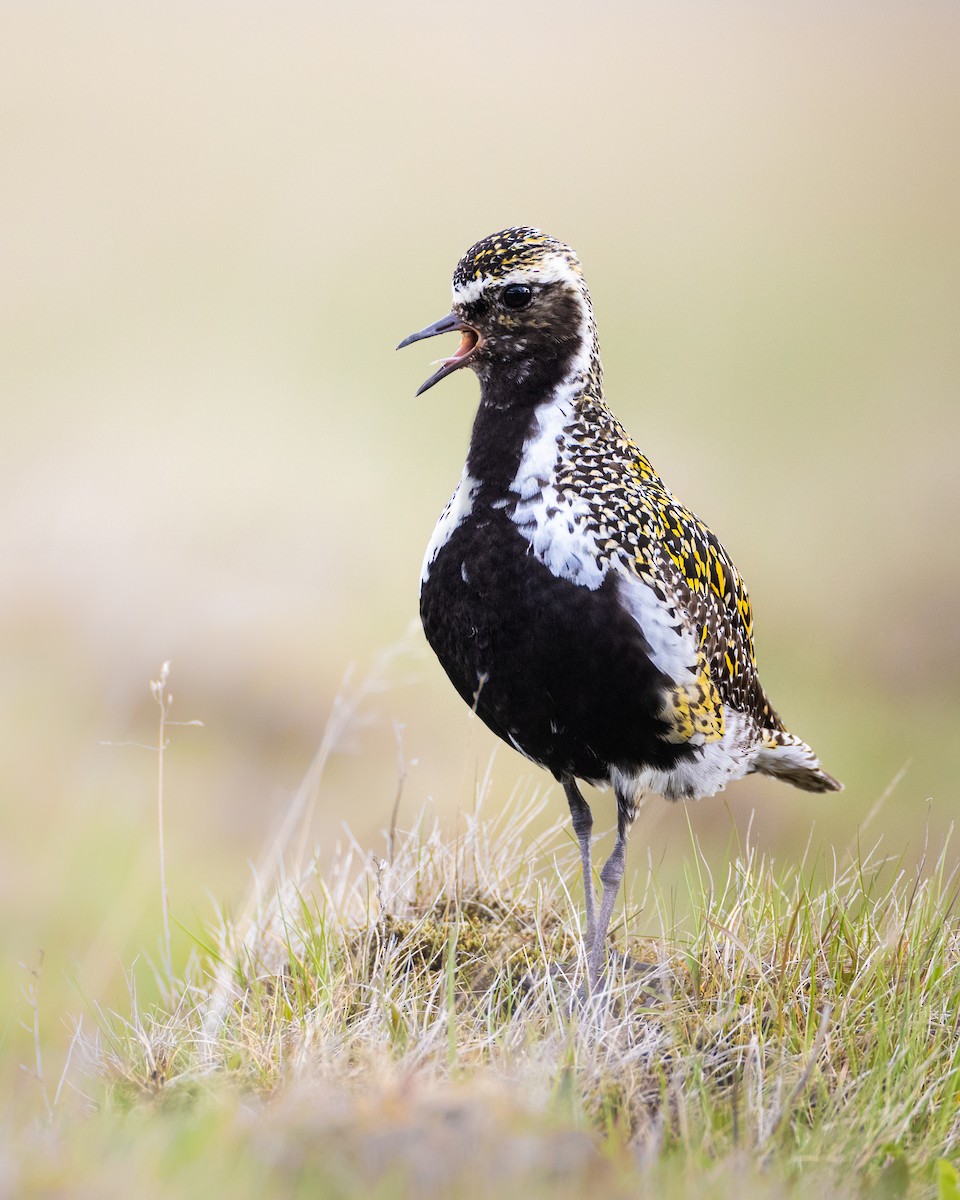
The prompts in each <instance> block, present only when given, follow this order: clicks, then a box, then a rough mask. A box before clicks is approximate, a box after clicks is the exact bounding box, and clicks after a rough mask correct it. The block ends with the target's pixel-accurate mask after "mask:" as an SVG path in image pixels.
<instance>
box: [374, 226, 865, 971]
mask: <svg viewBox="0 0 960 1200" xmlns="http://www.w3.org/2000/svg"><path fill="white" fill-rule="evenodd" d="M452 332H456V333H459V335H460V344H459V346H458V348H457V349H456V351H455V352H454V353H453V354H452V355H450V356H449V357H446V358H443V359H441V360H439V365H438V366H437V370H435V371H434V373H433V374H432V375H431V376H430V377H429V378H428V379H427V380H426V381H425V382H424V383H423V385H422V386H421V387H420V389H419V390H418V392H417V395H418V396H419V395H422V394H423V393H424V392H425V391H427V390H428V389H429V388H432V387H433V386H434V385H435V384H437V383H439V382H440V380H442V379H445V378H446V377H447V376H448V375H451V374H453V373H454V372H455V371H459V370H462V369H463V368H470V369H471V370H472V371H473V372H474V374H475V375H476V376H477V379H478V381H479V385H480V402H479V406H478V408H477V412H476V417H475V419H474V423H473V429H472V433H471V436H470V442H469V449H468V451H467V457H466V462H465V464H464V467H463V471H462V473H461V476H460V480H459V482H458V484H457V486H456V489H455V491H454V493H453V496H452V497H451V499H450V501H449V503H448V504H447V506H446V507H445V508H444V509H443V512H442V514H441V516H440V519H439V521H438V522H437V525H436V528H435V530H434V532H433V536H432V538H431V540H430V542H429V545H428V547H427V551H426V555H425V557H424V561H423V568H422V572H421V578H420V616H421V620H422V624H423V629H424V633H425V635H426V639H427V641H428V643H429V644H430V646H431V647H432V649H433V651H434V653H435V654H436V656H437V658H438V659H439V661H440V663H441V665H442V667H443V669H444V670H445V672H446V674H447V675H448V676H449V678H450V681H451V682H452V684H453V686H454V688H455V689H456V690H457V692H458V693H459V694H460V696H461V697H462V699H463V700H464V701H465V702H466V703H467V704H468V705H470V707H471V708H472V709H474V711H475V712H476V714H477V716H479V717H480V718H481V720H483V721H484V723H485V724H486V725H487V726H489V728H490V729H491V730H492V731H493V732H494V733H495V734H497V735H498V736H499V737H500V738H501V739H503V740H504V741H505V742H507V743H509V744H510V745H511V746H513V747H514V748H515V749H516V750H518V751H519V752H520V753H521V754H523V755H524V756H525V757H526V758H528V759H530V760H532V761H533V762H534V763H537V764H539V765H540V766H542V767H544V768H546V769H547V770H548V771H550V772H551V773H552V774H553V776H554V777H555V778H556V779H557V780H558V781H559V783H560V784H561V785H562V787H563V789H564V792H565V794H566V799H567V802H568V804H569V807H570V814H571V818H572V823H573V829H574V833H575V835H576V837H577V840H578V842H579V847H580V857H581V863H582V869H583V889H584V903H585V910H586V931H585V934H584V936H583V945H584V950H585V955H586V966H587V986H588V988H590V989H596V988H597V987H598V986H599V985H600V983H601V981H602V980H603V978H604V975H605V969H606V942H607V934H608V928H609V925H610V919H611V916H612V913H613V909H614V905H615V901H616V895H617V892H618V890H619V887H620V884H621V882H622V880H623V875H624V869H625V862H626V857H625V856H626V846H627V835H628V832H629V830H630V827H631V825H632V824H633V821H634V819H635V816H636V813H637V808H638V804H639V802H640V800H641V798H642V797H643V796H644V795H645V794H647V793H654V794H659V795H661V796H663V797H664V798H665V799H667V800H681V799H683V800H692V799H700V798H703V797H707V796H712V795H715V794H716V793H717V792H719V791H721V790H722V789H723V788H725V787H726V785H727V784H728V783H730V782H731V781H733V780H736V779H739V778H741V777H743V776H745V775H748V774H751V773H759V774H761V775H769V776H773V777H775V778H777V779H782V780H785V781H786V782H788V783H791V784H793V785H794V786H795V787H798V788H801V789H803V790H805V791H808V792H834V791H839V790H840V789H841V788H842V784H841V783H840V782H839V781H838V780H836V779H834V778H833V776H831V775H829V774H827V772H826V771H824V770H823V769H822V768H821V766H820V762H819V759H818V758H817V756H816V754H815V753H814V751H813V750H812V748H811V747H810V746H809V745H808V744H807V743H806V742H804V741H803V740H802V739H801V738H800V737H798V736H797V735H795V734H793V733H790V732H789V731H788V730H787V728H786V726H785V725H784V723H783V721H782V720H781V719H780V717H779V716H778V715H777V713H776V711H775V710H774V708H773V707H772V705H771V703H770V701H769V700H768V699H767V696H766V693H765V692H764V690H763V687H762V686H761V683H760V679H759V676H758V672H757V661H756V655H755V652H754V638H753V610H752V606H751V603H750V599H749V596H748V593H747V589H746V586H745V585H744V582H743V579H742V578H741V576H740V574H739V572H738V571H737V568H736V567H735V566H734V563H733V560H732V558H731V557H730V555H729V554H728V553H727V551H726V550H725V549H724V548H723V546H722V545H721V544H720V542H719V540H718V539H717V537H716V536H715V535H714V534H713V533H712V532H711V531H710V529H709V528H708V527H707V526H706V525H705V524H704V522H703V521H701V520H700V518H699V517H697V516H695V515H694V514H693V513H692V512H691V511H690V510H689V509H688V508H685V507H684V506H683V505H682V504H681V503H680V501H679V500H677V499H676V498H675V497H674V496H673V494H672V493H671V492H670V491H669V490H668V488H667V486H666V484H665V483H664V482H663V480H662V479H661V477H660V476H659V475H658V474H657V472H656V471H655V470H654V468H653V466H652V464H651V463H650V460H649V459H648V458H647V457H646V455H645V454H644V453H642V451H641V450H640V449H639V447H638V446H637V444H636V443H635V442H634V441H633V440H632V439H631V438H630V437H629V436H628V434H627V432H626V431H625V429H624V427H623V426H622V425H621V423H620V422H619V421H618V420H617V418H616V417H615V416H614V414H613V412H612V410H611V408H610V407H609V406H608V404H607V401H606V398H605V395H604V388H603V369H602V365H601V360H600V346H599V341H598V338H597V326H596V320H595V317H594V311H593V304H592V302H591V298H590V292H589V290H588V288H587V284H586V282H585V280H584V276H583V270H582V267H581V265H580V261H579V259H578V257H577V255H576V254H575V253H574V251H573V250H572V249H571V248H570V247H569V246H568V245H567V244H565V243H564V242H562V241H560V240H558V239H557V238H554V237H551V236H549V235H548V234H545V233H543V232H541V231H540V230H539V229H536V228H534V227H532V226H525V225H521V226H513V227H511V228H509V229H504V230H502V231H500V232H499V233H495V234H492V235H491V236H489V237H485V238H483V239H482V240H480V241H478V242H477V243H475V244H474V245H473V246H471V247H470V249H469V250H467V252H466V253H465V254H464V255H463V257H462V258H461V259H460V261H459V262H458V263H457V266H456V269H455V270H454V273H453V303H452V307H451V311H450V313H449V314H448V315H446V316H444V317H441V318H440V319H439V320H438V321H435V322H434V323H433V324H432V325H427V326H426V327H425V328H423V329H420V330H419V331H418V332H416V333H412V334H410V336H409V337H406V338H404V339H403V341H402V342H400V345H399V346H398V347H397V349H398V350H399V349H402V348H403V347H405V346H410V345H412V344H413V343H416V342H420V341H422V340H424V339H427V338H433V337H437V336H439V335H441V334H446V333H452ZM434 365H436V364H434ZM581 782H582V783H587V784H589V785H592V786H597V787H601V788H604V787H610V788H612V790H613V793H614V796H615V798H616V805H617V832H616V840H615V843H614V847H613V850H612V852H611V853H610V855H609V857H608V858H607V859H606V861H605V863H604V864H603V866H602V869H601V870H600V873H599V878H600V883H601V885H602V896H601V897H600V899H599V907H598V906H597V900H596V898H595V895H594V882H593V868H592V862H591V842H592V832H593V814H592V810H591V807H590V805H589V804H588V802H587V801H586V800H585V799H584V796H583V792H582V791H581V788H580V784H581Z"/></svg>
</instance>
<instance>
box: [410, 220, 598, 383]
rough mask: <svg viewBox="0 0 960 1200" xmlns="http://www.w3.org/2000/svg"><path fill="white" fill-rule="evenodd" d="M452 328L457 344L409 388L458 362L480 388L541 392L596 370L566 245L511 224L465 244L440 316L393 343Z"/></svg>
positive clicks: (589, 317) (586, 307)
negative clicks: (449, 300)
mask: <svg viewBox="0 0 960 1200" xmlns="http://www.w3.org/2000/svg"><path fill="white" fill-rule="evenodd" d="M454 330H456V331H457V332H459V334H460V345H459V347H458V348H457V351H456V353H455V354H452V355H451V356H450V357H449V358H444V359H441V360H440V365H439V369H438V370H437V371H435V372H434V373H433V375H431V376H430V378H429V379H428V380H427V381H426V382H425V383H424V384H423V385H422V386H421V388H420V389H419V391H418V392H417V395H418V396H419V395H420V394H421V393H422V392H425V391H426V390H427V388H430V387H433V385H434V384H435V383H439V381H440V380H441V379H444V378H445V377H446V376H447V375H450V374H452V372H454V371H456V370H459V368H460V367H471V368H472V369H473V370H474V371H475V372H476V374H477V375H478V377H479V379H480V382H481V385H483V386H484V388H485V390H489V391H490V392H491V393H497V394H509V393H511V392H513V393H516V392H520V393H521V394H525V393H526V394H531V395H542V394H543V393H544V391H546V390H549V389H550V388H552V387H555V386H556V385H557V384H558V383H560V382H562V381H563V380H565V379H569V378H570V377H571V376H573V375H575V374H576V373H577V372H582V373H583V375H584V377H586V375H587V373H588V372H589V371H590V370H591V367H594V364H595V369H596V371H597V372H599V358H598V355H597V351H596V328H595V325H594V320H593V309H592V306H591V304H590V293H589V292H588V291H587V285H586V283H585V282H584V279H583V272H582V271H581V269H580V262H579V260H578V258H577V256H576V255H575V254H574V252H573V251H572V250H571V249H570V247H569V246H567V245H565V244H564V243H563V242H560V241H558V240H557V239H556V238H552V237H550V236H549V235H547V234H545V233H541V232H540V230H539V229H532V228H530V227H529V226H525V225H522V226H515V227H513V228H511V229H504V230H502V231H501V232H500V233H495V234H492V235H491V236H490V237H487V238H484V239H483V240H482V241H480V242H477V243H476V245H475V246H471V247H470V249H469V250H468V251H467V252H466V254H465V255H464V256H463V258H461V259H460V261H459V263H457V268H456V270H455V271H454V273H453V305H452V308H451V311H450V313H449V315H448V316H445V317H441V318H440V320H439V321H435V322H434V323H433V324H432V325H428V326H427V327H426V328H425V329H421V330H419V331H418V332H417V333H412V334H411V335H410V336H409V337H407V338H404V340H403V341H402V342H401V343H400V345H399V346H398V347H397V349H398V350H399V349H401V348H402V347H404V346H409V345H410V344H411V343H413V342H419V341H421V340H422V339H423V338H429V337H435V336H437V335H438V334H441V333H450V332H452V331H454Z"/></svg>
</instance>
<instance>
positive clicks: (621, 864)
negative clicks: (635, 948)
mask: <svg viewBox="0 0 960 1200" xmlns="http://www.w3.org/2000/svg"><path fill="white" fill-rule="evenodd" d="M635 812H636V808H635V805H634V803H633V801H632V800H630V801H626V800H624V799H623V798H622V797H621V796H619V795H618V796H617V840H616V842H615V843H614V846H613V851H612V852H611V854H610V857H609V858H608V859H607V861H606V862H605V863H604V864H603V870H602V871H601V872H600V881H601V883H602V884H603V899H602V900H601V901H600V916H599V918H598V920H597V930H596V938H595V940H594V942H593V944H592V945H591V946H590V987H591V988H592V989H595V988H596V987H597V986H598V985H599V983H600V980H601V979H602V978H603V968H604V965H605V963H606V957H607V954H606V950H607V946H606V942H607V929H608V928H609V926H610V918H611V916H612V915H613V906H614V904H616V901H617V892H618V891H619V889H620V884H621V883H622V882H623V872H624V868H625V867H626V855H627V833H628V832H629V830H630V826H631V824H632V823H633V818H634V814H635Z"/></svg>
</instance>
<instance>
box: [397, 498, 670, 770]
mask: <svg viewBox="0 0 960 1200" xmlns="http://www.w3.org/2000/svg"><path fill="white" fill-rule="evenodd" d="M617 586H618V585H617V581H616V578H615V577H614V576H613V575H612V574H611V575H608V576H607V578H606V580H605V582H604V583H603V585H602V586H601V587H600V588H599V589H597V590H596V591H590V590H589V589H588V588H585V587H581V586H578V585H577V584H575V583H572V582H570V581H569V580H566V579H560V578H558V577H557V576H555V575H553V574H552V573H551V572H550V571H549V570H548V569H547V568H546V567H545V566H544V565H543V564H542V563H541V562H539V560H538V559H536V558H535V557H534V556H533V554H532V553H530V546H529V543H528V542H527V541H526V539H525V538H524V537H523V535H522V534H521V533H520V531H519V530H518V529H517V527H516V526H515V525H514V523H513V521H512V520H511V519H510V517H509V515H508V514H507V513H506V512H505V511H504V510H503V509H502V508H491V507H490V506H489V503H485V502H484V499H483V496H482V493H481V495H480V496H478V497H476V499H475V503H474V508H473V511H472V513H471V515H470V516H469V517H468V518H467V519H466V520H465V521H464V522H463V523H462V524H461V525H460V526H459V527H458V528H457V529H456V530H455V531H454V533H453V534H452V536H451V537H450V539H449V540H448V541H447V543H446V544H445V545H444V546H443V548H442V549H441V550H440V552H439V554H438V555H437V557H436V558H435V559H434V561H433V563H432V564H431V566H430V570H429V575H428V577H427V580H426V582H425V583H424V584H423V587H422V589H421V594H420V614H421V618H422V620H423V627H424V631H425V633H426V636H427V640H428V641H429V643H430V645H431V646H432V647H433V650H434V652H435V653H436V655H437V657H438V658H439V659H440V662H441V664H442V665H443V667H444V670H445V671H446V672H447V674H448V675H449V677H450V679H451V681H452V683H453V685H454V687H455V688H456V689H457V691H458V692H459V693H460V695H461V696H462V697H463V699H464V700H465V701H466V702H467V703H468V704H470V705H471V706H474V705H475V706H476V711H477V713H478V715H479V716H480V717H481V718H482V720H483V721H484V722H485V723H486V724H487V725H488V726H489V727H490V728H491V729H492V730H493V732H494V733H496V734H497V735H498V736H500V737H501V738H503V739H504V740H505V741H508V742H510V743H512V744H513V745H514V746H515V747H516V748H517V749H519V750H520V751H521V752H522V753H524V754H526V755H527V756H528V757H529V758H531V759H533V760H534V761H536V762H539V763H541V764H542V765H543V766H545V767H547V768H548V769H549V770H551V771H552V772H553V773H554V774H555V775H556V776H557V777H558V778H561V777H563V776H564V775H568V774H569V775H576V776H578V777H579V778H581V779H587V780H594V781H600V780H605V779H607V778H609V773H610V767H611V766H613V765H616V766H619V767H621V768H624V769H627V770H629V769H631V768H632V769H637V768H640V767H643V766H652V767H658V768H660V769H665V768H669V767H670V766H672V765H674V764H675V763H676V762H677V761H678V760H679V759H681V758H684V757H688V756H689V754H690V751H689V750H687V749H685V748H683V747H678V746H675V745H670V744H668V743H665V742H663V741H662V740H661V736H660V735H661V734H662V733H663V731H664V726H663V724H662V722H661V721H660V720H659V719H658V716H657V714H658V712H659V709H660V705H661V695H662V692H661V689H662V688H663V687H664V686H665V685H666V684H667V683H668V680H667V679H666V678H665V677H664V676H663V675H662V674H661V673H660V671H658V670H657V668H656V667H654V665H653V664H652V663H651V661H650V658H649V654H648V651H649V647H648V646H647V644H646V642H645V640H644V638H643V635H642V633H641V632H640V629H639V627H638V626H637V624H636V622H635V621H634V620H633V619H632V618H631V617H630V616H629V614H628V613H627V612H625V611H624V609H623V607H622V606H621V604H620V602H619V600H618V596H617Z"/></svg>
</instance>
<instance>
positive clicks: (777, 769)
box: [753, 729, 843, 792]
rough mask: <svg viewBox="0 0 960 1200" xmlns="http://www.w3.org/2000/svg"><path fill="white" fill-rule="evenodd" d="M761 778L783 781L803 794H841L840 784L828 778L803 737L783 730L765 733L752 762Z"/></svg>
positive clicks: (769, 730)
mask: <svg viewBox="0 0 960 1200" xmlns="http://www.w3.org/2000/svg"><path fill="white" fill-rule="evenodd" d="M753 770H754V771H758V772H759V773H760V774H761V775H773V776H774V777H775V778H777V779H784V780H786V781H787V783H792V784H793V786H794V787H798V788H802V789H803V790H804V791H805V792H840V791H842V790H843V784H842V783H841V782H840V781H839V779H834V777H833V776H832V775H828V774H827V772H826V771H824V770H823V768H822V767H821V766H820V760H819V759H818V758H817V756H816V754H815V753H814V752H813V750H812V749H811V748H810V747H809V746H808V745H807V743H806V742H805V741H803V739H802V738H798V737H797V736H796V734H794V733H788V732H787V731H786V730H785V729H783V730H781V729H766V730H764V740H763V747H762V748H761V750H760V751H759V753H758V754H757V756H756V758H755V759H754V760H753Z"/></svg>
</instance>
